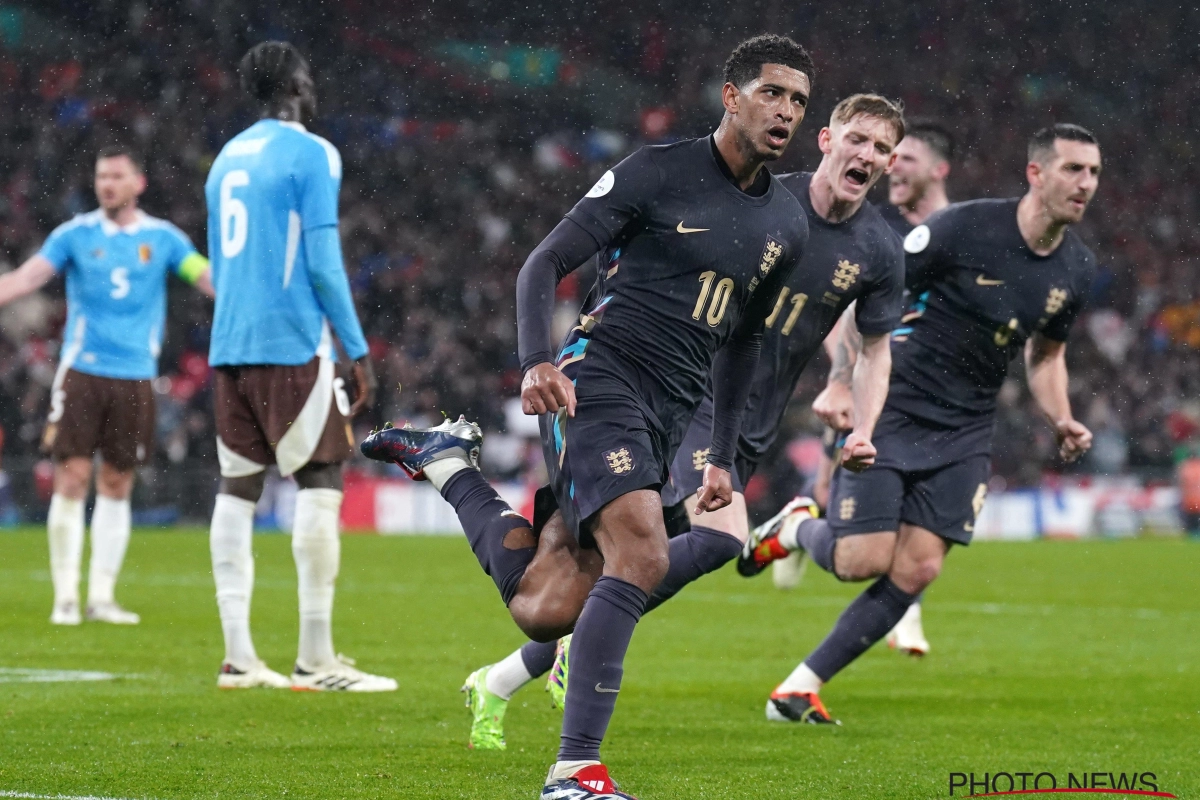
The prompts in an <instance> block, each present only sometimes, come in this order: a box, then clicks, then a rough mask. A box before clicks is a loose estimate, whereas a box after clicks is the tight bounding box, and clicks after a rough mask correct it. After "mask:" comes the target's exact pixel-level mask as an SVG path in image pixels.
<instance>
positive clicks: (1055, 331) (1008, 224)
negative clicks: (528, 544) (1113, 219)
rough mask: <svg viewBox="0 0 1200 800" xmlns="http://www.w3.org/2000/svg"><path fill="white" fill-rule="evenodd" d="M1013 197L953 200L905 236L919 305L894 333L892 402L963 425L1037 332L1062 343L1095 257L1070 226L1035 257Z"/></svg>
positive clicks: (989, 398) (991, 406)
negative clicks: (1058, 240)
mask: <svg viewBox="0 0 1200 800" xmlns="http://www.w3.org/2000/svg"><path fill="white" fill-rule="evenodd" d="M1018 202H1019V199H1017V198H1014V199H1009V200H973V201H970V202H966V203H955V204H954V205H951V206H948V207H947V208H945V209H943V210H941V211H939V212H938V213H936V214H934V215H933V216H931V217H930V218H929V220H928V221H927V222H926V223H925V224H923V225H918V226H917V227H916V228H914V229H913V230H912V232H911V233H909V234H908V236H907V238H905V240H904V250H905V252H906V254H907V258H906V273H907V276H906V282H907V284H908V288H909V289H910V290H911V291H912V293H913V296H915V297H917V298H918V301H917V303H916V305H915V307H914V309H913V311H912V312H911V313H909V314H906V315H905V324H904V326H903V327H901V328H899V329H897V330H896V331H895V333H894V334H893V340H892V388H891V391H890V392H889V394H888V404H889V405H891V406H893V407H896V408H899V409H900V410H902V411H906V412H908V413H911V414H914V415H916V416H918V417H922V418H925V419H930V420H932V421H935V422H944V423H945V424H948V425H957V424H961V423H962V422H963V421H964V419H967V418H970V417H971V416H976V415H979V414H986V413H991V412H992V411H994V410H995V407H996V394H997V393H998V392H999V391H1000V386H1001V384H1003V383H1004V379H1005V377H1006V376H1007V375H1008V364H1009V362H1010V361H1011V360H1012V359H1013V358H1014V357H1015V356H1016V355H1017V354H1018V353H1020V352H1021V351H1022V348H1023V347H1024V345H1025V341H1026V340H1027V339H1028V338H1029V337H1030V336H1031V335H1032V334H1033V333H1035V332H1037V333H1041V334H1042V335H1043V336H1046V337H1047V338H1050V339H1054V340H1056V341H1066V339H1067V336H1068V334H1069V333H1070V331H1071V326H1072V325H1073V324H1074V322H1075V319H1076V317H1078V316H1079V312H1080V310H1081V309H1082V307H1083V304H1084V301H1085V299H1086V297H1087V294H1088V289H1089V287H1090V285H1091V281H1092V276H1093V274H1094V272H1095V269H1096V267H1095V262H1096V259H1095V256H1093V255H1092V252H1091V251H1090V250H1088V248H1087V247H1086V246H1085V245H1084V244H1083V242H1082V240H1080V238H1079V236H1077V235H1076V234H1075V233H1074V232H1073V231H1071V230H1068V231H1067V232H1066V235H1065V236H1064V238H1063V241H1062V243H1061V244H1060V245H1059V246H1058V248H1057V249H1055V251H1054V252H1053V253H1051V254H1050V255H1048V256H1039V255H1037V254H1035V253H1034V252H1033V251H1032V250H1030V249H1029V247H1028V246H1027V245H1026V244H1025V240H1024V238H1023V237H1022V236H1021V231H1020V229H1019V228H1018V227H1017V203H1018ZM914 390H915V391H914Z"/></svg>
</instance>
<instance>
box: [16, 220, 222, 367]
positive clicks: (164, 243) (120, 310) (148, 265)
mask: <svg viewBox="0 0 1200 800" xmlns="http://www.w3.org/2000/svg"><path fill="white" fill-rule="evenodd" d="M40 254H41V255H42V256H44V257H45V258H46V259H47V260H48V261H49V262H50V263H51V264H52V265H54V269H55V270H56V271H57V272H58V273H59V274H60V275H63V276H65V278H66V282H67V326H66V329H65V330H64V331H63V347H62V355H61V356H60V358H61V365H62V366H65V367H69V368H71V369H75V370H78V371H79V372H86V373H88V374H89V375H98V376H100V377H102V378H123V379H127V380H144V379H148V378H153V377H155V375H157V374H158V353H159V350H160V349H161V348H162V339H163V327H164V324H165V322H166V318H167V274H168V272H175V273H176V274H178V275H180V276H181V277H184V278H185V279H187V280H189V281H194V280H195V279H196V277H198V276H197V275H194V274H190V273H191V272H192V271H193V270H194V269H195V268H196V267H197V265H200V268H201V271H202V269H203V266H204V264H205V262H204V257H203V256H201V255H200V254H199V253H197V252H196V248H195V247H193V246H192V242H191V240H190V239H188V237H187V235H186V234H184V233H183V231H181V230H179V229H178V228H176V227H175V226H174V225H172V224H171V223H169V222H167V221H165V220H161V219H156V218H155V217H152V216H150V215H149V214H145V213H142V212H139V213H138V219H137V221H136V222H134V223H133V224H131V225H127V226H125V227H124V228H122V227H120V226H118V225H117V224H116V223H115V222H113V221H112V220H110V219H109V218H108V217H107V216H105V214H104V212H103V211H100V210H99V209H97V210H96V211H93V212H91V213H89V214H81V215H79V216H77V217H75V218H74V219H73V220H71V221H70V222H65V223H63V224H62V225H59V226H58V227H57V228H55V229H54V232H53V233H51V234H50V236H49V238H47V239H46V242H45V244H43V245H42V249H41V251H40Z"/></svg>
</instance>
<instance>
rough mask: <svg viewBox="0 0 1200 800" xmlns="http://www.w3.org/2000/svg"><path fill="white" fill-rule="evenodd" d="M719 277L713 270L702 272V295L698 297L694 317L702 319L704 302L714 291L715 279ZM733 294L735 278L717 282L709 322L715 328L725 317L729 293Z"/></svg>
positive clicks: (693, 312) (709, 307) (710, 306)
mask: <svg viewBox="0 0 1200 800" xmlns="http://www.w3.org/2000/svg"><path fill="white" fill-rule="evenodd" d="M716 279H717V273H715V272H713V271H712V270H708V271H707V272H702V273H700V296H699V297H697V298H696V307H695V308H694V309H693V310H692V319H700V314H701V313H703V311H704V304H705V302H707V300H708V293H709V292H710V291H712V288H713V281H714V280H716ZM731 294H733V278H722V279H721V280H720V281H719V282H718V283H717V290H716V291H715V292H713V297H712V303H711V304H709V306H708V317H707V319H708V324H709V326H711V327H713V328H715V327H717V326H718V325H720V324H721V320H722V319H724V318H725V309H726V308H727V307H728V306H729V295H731Z"/></svg>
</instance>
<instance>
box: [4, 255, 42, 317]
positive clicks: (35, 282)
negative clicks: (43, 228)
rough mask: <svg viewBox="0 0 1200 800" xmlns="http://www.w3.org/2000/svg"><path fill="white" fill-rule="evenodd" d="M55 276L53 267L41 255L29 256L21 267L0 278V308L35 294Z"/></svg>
mask: <svg viewBox="0 0 1200 800" xmlns="http://www.w3.org/2000/svg"><path fill="white" fill-rule="evenodd" d="M54 275H55V270H54V265H53V264H51V263H50V259H48V258H46V257H45V256H43V255H42V254H40V253H38V254H37V255H34V256H31V257H30V258H29V260H28V261H26V262H25V263H24V264H22V265H21V266H19V267H17V268H16V269H14V270H13V271H12V272H9V273H8V274H6V275H2V276H0V306H3V305H7V304H8V303H11V302H12V301H13V300H16V299H17V298H19V297H24V296H25V295H27V294H31V293H33V292H36V291H37V290H38V289H40V288H42V287H43V286H45V285H46V284H47V283H48V282H49V281H50V279H51V278H53V277H54Z"/></svg>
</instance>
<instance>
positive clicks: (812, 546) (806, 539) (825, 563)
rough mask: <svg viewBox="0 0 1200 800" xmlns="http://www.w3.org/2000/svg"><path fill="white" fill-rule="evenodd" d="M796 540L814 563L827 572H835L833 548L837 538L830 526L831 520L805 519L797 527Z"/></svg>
mask: <svg viewBox="0 0 1200 800" xmlns="http://www.w3.org/2000/svg"><path fill="white" fill-rule="evenodd" d="M796 541H797V542H798V543H799V544H800V546H801V547H803V548H804V552H806V553H808V557H809V558H811V559H812V560H813V563H815V564H816V565H817V566H818V567H820V568H821V569H823V570H825V571H826V572H834V569H833V548H834V547H835V546H836V545H837V539H836V538H835V537H834V535H833V528H831V527H829V520H827V519H806V520H804V522H801V523H800V527H799V528H797V529H796ZM834 574H836V573H834Z"/></svg>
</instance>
